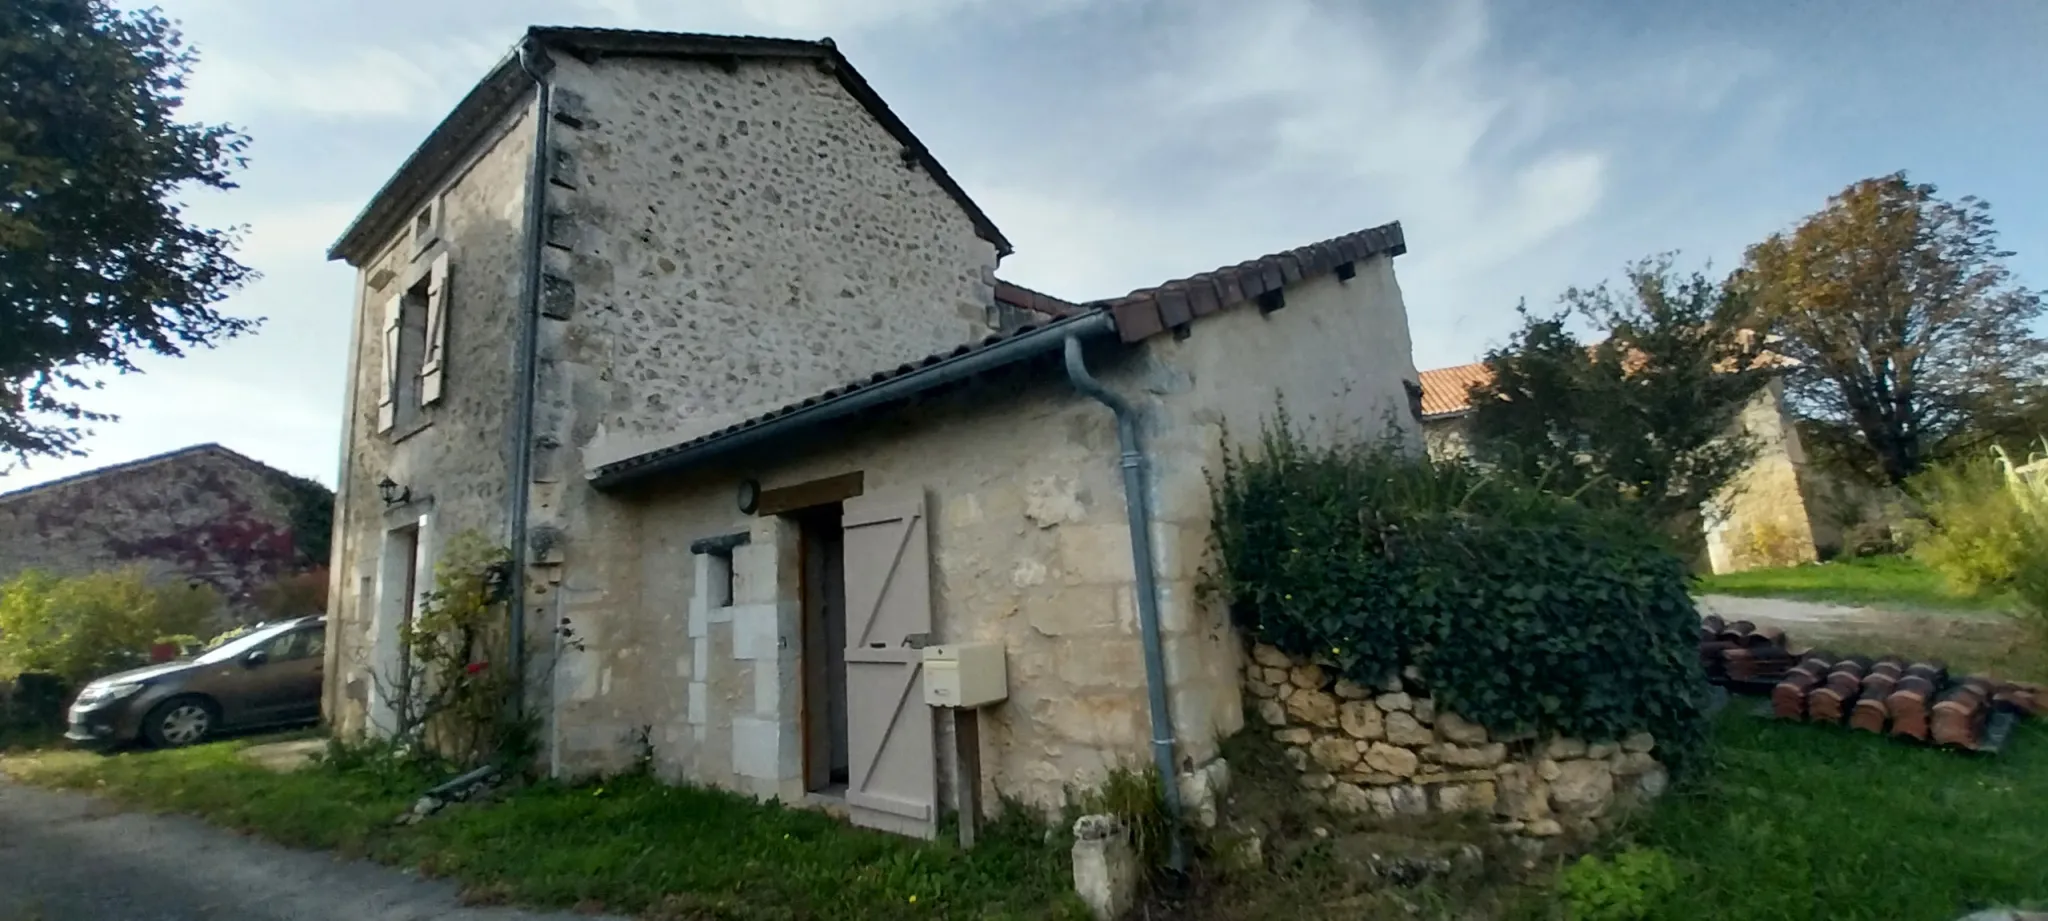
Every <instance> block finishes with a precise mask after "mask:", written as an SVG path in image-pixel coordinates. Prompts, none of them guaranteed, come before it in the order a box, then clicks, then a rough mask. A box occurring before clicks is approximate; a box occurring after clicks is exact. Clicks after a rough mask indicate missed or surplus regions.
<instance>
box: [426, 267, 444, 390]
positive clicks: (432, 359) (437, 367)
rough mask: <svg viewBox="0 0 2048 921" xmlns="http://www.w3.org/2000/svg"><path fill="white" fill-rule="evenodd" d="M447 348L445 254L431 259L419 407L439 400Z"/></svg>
mask: <svg viewBox="0 0 2048 921" xmlns="http://www.w3.org/2000/svg"><path fill="white" fill-rule="evenodd" d="M447 344H448V254H447V253H446V252H443V253H441V254H440V255H438V256H435V257H434V268H433V273H432V274H431V275H429V276H428V277H427V354H426V359H425V360H424V361H422V362H421V363H420V405H421V406H429V405H432V404H434V403H436V402H439V401H440V399H441V357H442V355H443V354H444V353H445V351H446V348H447Z"/></svg>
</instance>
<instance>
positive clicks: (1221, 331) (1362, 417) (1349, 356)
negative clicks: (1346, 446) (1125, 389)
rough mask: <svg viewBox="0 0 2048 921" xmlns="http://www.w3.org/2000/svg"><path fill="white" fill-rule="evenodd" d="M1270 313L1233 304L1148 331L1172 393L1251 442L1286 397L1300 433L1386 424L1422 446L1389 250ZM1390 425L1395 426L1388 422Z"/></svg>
mask: <svg viewBox="0 0 2048 921" xmlns="http://www.w3.org/2000/svg"><path fill="white" fill-rule="evenodd" d="M1286 302H1287V303H1286V306H1285V307H1283V308H1282V309H1280V310H1277V311H1274V312H1272V313H1270V314H1261V313H1260V312H1259V311H1257V310H1254V309H1242V310H1229V311H1225V312H1223V313H1221V314H1218V315H1216V316H1213V317H1208V318H1205V319H1203V320H1201V321H1199V322H1197V323H1195V324H1194V325H1193V326H1192V327H1191V329H1192V331H1193V334H1192V335H1191V336H1189V337H1188V338H1187V339H1186V340H1184V341H1178V342H1176V341H1174V340H1172V339H1171V338H1170V337H1168V338H1164V339H1154V340H1148V342H1147V348H1148V349H1149V351H1150V352H1151V354H1152V355H1153V356H1154V357H1155V359H1156V360H1157V361H1158V362H1160V363H1161V364H1162V365H1164V366H1166V367H1168V368H1170V369H1172V371H1173V374H1172V375H1170V377H1172V378H1173V379H1172V380H1171V381H1170V382H1162V383H1158V384H1154V385H1152V386H1154V387H1155V389H1157V388H1162V387H1163V388H1166V389H1165V390H1164V392H1166V393H1170V395H1171V402H1172V403H1173V404H1174V405H1175V406H1177V407H1187V411H1188V412H1199V413H1201V414H1202V416H1203V418H1204V419H1205V420H1209V421H1216V422H1220V423H1222V424H1224V425H1225V426H1226V427H1227V428H1228V429H1229V431H1230V433H1231V436H1232V438H1233V439H1235V440H1238V441H1240V442H1251V441H1256V439H1257V436H1258V434H1259V429H1260V427H1261V425H1263V424H1265V423H1266V422H1268V421H1270V420H1271V419H1272V418H1273V416H1274V413H1275V411H1276V410H1278V409H1279V408H1280V407H1281V406H1282V405H1285V407H1286V409H1287V412H1288V413H1289V415H1291V416H1292V417H1293V420H1294V423H1295V425H1296V426H1297V427H1300V428H1301V429H1302V430H1303V431H1304V434H1306V435H1308V436H1309V437H1312V438H1316V439H1321V440H1330V439H1335V440H1358V439H1372V438H1379V437H1382V436H1384V435H1387V434H1389V433H1391V434H1392V435H1393V436H1394V437H1396V438H1398V439H1400V440H1401V442H1402V443H1403V444H1406V445H1407V446H1408V447H1410V448H1411V449H1419V448H1420V447H1421V441H1420V440H1419V439H1420V436H1419V434H1418V430H1419V426H1418V424H1417V422H1416V420H1415V418H1414V416H1413V415H1411V414H1410V411H1409V408H1408V397H1407V392H1406V390H1404V389H1403V385H1402V382H1403V381H1412V380H1415V379H1416V373H1415V363H1414V359H1413V357H1412V355H1411V348H1410V340H1409V336H1408V313H1407V307H1406V306H1405V304H1404V303H1403V302H1402V298H1401V287H1400V284H1399V282H1398V281H1396V280H1395V278H1394V263H1393V260H1392V259H1389V258H1385V257H1380V258H1375V259H1370V260H1367V261H1365V262H1363V263H1360V264H1359V265H1358V267H1357V275H1356V276H1355V277H1353V278H1351V279H1350V280H1348V281H1345V280H1339V279H1338V278H1337V277H1336V276H1335V275H1325V276H1320V277H1316V278H1310V279H1306V280H1303V281H1302V282H1301V283H1299V284H1297V285H1295V286H1293V287H1291V288H1288V289H1287V292H1286ZM1389 426H1391V427H1392V428H1391V429H1390V428H1389Z"/></svg>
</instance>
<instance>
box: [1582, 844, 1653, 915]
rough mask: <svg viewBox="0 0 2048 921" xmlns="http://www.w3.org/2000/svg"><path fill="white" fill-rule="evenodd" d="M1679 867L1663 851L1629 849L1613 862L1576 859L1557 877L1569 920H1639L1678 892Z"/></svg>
mask: <svg viewBox="0 0 2048 921" xmlns="http://www.w3.org/2000/svg"><path fill="white" fill-rule="evenodd" d="M1678 885H1679V879H1678V867H1677V866H1676V865H1675V864H1673V863H1672V862H1671V857H1670V855H1668V854H1665V853H1664V852H1663V851H1659V850H1651V849H1646V848H1635V847H1632V848H1629V849H1628V850H1625V851H1622V852H1621V853H1619V854H1616V855H1615V856H1614V860H1613V861H1611V862H1610V861H1605V860H1601V859H1600V858H1598V857H1593V856H1586V857H1581V858H1579V860H1578V862H1577V863H1574V864H1572V865H1571V866H1569V867H1566V868H1565V871H1564V873H1562V874H1560V875H1559V877H1558V885H1557V888H1558V893H1559V894H1560V895H1562V896H1563V897H1564V902H1565V911H1566V915H1565V916H1566V917H1567V918H1570V919H1571V921H1638V919H1641V918H1647V917H1649V916H1650V912H1651V910H1652V909H1654V908H1656V906H1657V904H1658V903H1659V902H1661V901H1663V900H1664V899H1666V898H1668V897H1670V896H1671V895H1672V894H1673V893H1676V892H1677V891H1678Z"/></svg>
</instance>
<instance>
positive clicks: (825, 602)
mask: <svg viewBox="0 0 2048 921" xmlns="http://www.w3.org/2000/svg"><path fill="white" fill-rule="evenodd" d="M840 512H841V509H840V504H839V503H837V502H833V503H830V504H828V505H818V506H812V507H810V508H805V509H800V510H797V511H794V512H791V513H789V517H790V518H791V519H793V520H795V521H796V523H797V528H798V533H799V534H800V535H801V538H802V561H803V570H802V572H803V656H802V658H803V734H804V736H803V737H804V787H805V789H807V790H810V791H811V792H813V793H822V794H826V795H839V794H843V793H844V792H845V790H846V784H847V779H848V776H849V765H850V763H851V758H850V757H849V756H848V747H847V742H846V739H847V732H846V726H847V722H846V555H845V532H844V531H843V530H842V528H841V525H840V521H839V519H840Z"/></svg>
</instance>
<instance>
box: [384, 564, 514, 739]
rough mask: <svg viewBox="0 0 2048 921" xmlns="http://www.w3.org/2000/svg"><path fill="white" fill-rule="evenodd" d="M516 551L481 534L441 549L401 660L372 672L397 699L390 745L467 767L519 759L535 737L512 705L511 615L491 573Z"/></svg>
mask: <svg viewBox="0 0 2048 921" xmlns="http://www.w3.org/2000/svg"><path fill="white" fill-rule="evenodd" d="M509 558H510V554H509V553H508V552H507V551H506V549H505V548H504V547H501V546H498V545H497V544H494V543H492V542H491V541H490V540H489V539H487V538H485V537H483V536H482V535H480V534H477V533H476V532H474V531H465V532H462V533H460V534H457V535H455V536H454V537H453V538H451V539H450V540H449V541H448V542H447V544H445V545H444V546H443V547H441V548H440V552H439V559H438V560H437V561H436V563H435V565H434V584H433V587H432V588H430V589H428V590H427V591H424V592H422V593H421V594H420V598H419V602H418V604H417V606H416V607H415V613H414V616H413V617H412V619H411V620H409V621H407V622H406V623H404V624H402V625H401V626H400V627H399V636H398V640H399V649H400V656H399V664H398V667H397V668H396V669H395V670H394V671H389V672H387V673H378V674H374V675H373V676H372V680H374V681H375V682H376V683H377V685H378V687H379V689H380V694H381V696H382V697H383V699H385V700H388V701H390V702H391V708H392V718H393V726H392V730H393V731H392V741H393V742H394V743H396V744H398V745H400V746H404V747H408V748H413V749H416V750H428V751H432V752H435V753H437V754H439V755H440V756H442V757H446V758H449V759H452V760H454V761H456V762H458V763H460V764H463V765H475V764H480V763H482V762H484V761H486V760H488V759H490V758H492V757H497V756H503V757H521V756H524V755H525V754H526V753H527V752H526V749H527V748H528V747H529V746H530V735H531V734H530V732H529V731H528V728H529V727H527V726H526V725H525V724H524V722H523V717H521V716H520V715H519V714H518V713H517V712H516V708H514V707H513V706H512V705H511V704H512V695H514V694H516V693H517V692H518V686H519V685H518V680H517V676H516V675H514V674H513V673H512V671H511V669H510V668H509V667H508V665H507V663H504V662H502V661H496V660H495V657H496V656H497V654H498V653H499V652H502V651H503V650H504V649H505V648H506V646H505V635H506V632H505V631H506V611H505V602H504V600H503V598H502V593H501V592H499V591H498V590H497V589H496V585H495V583H494V581H493V574H494V572H496V571H497V570H498V569H499V568H500V567H501V566H502V565H503V564H504V562H505V561H506V560H507V559H509Z"/></svg>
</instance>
